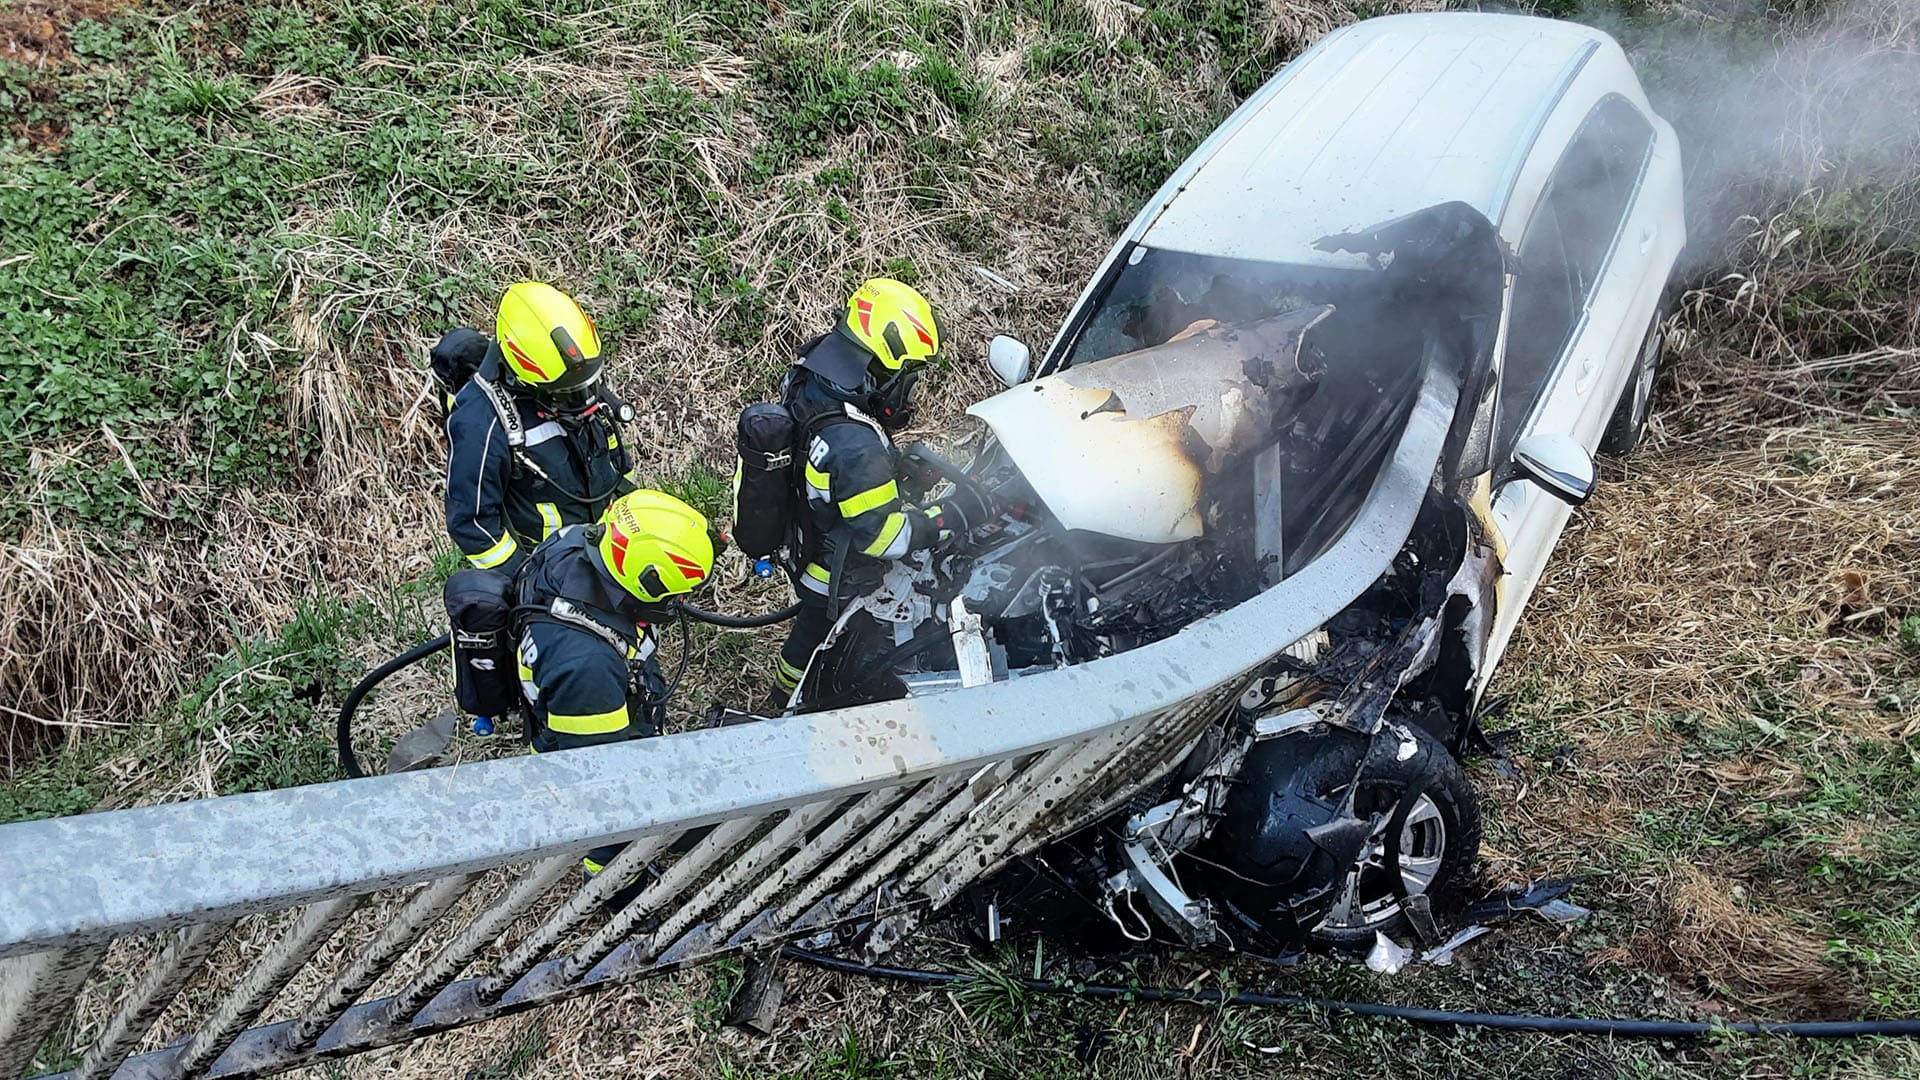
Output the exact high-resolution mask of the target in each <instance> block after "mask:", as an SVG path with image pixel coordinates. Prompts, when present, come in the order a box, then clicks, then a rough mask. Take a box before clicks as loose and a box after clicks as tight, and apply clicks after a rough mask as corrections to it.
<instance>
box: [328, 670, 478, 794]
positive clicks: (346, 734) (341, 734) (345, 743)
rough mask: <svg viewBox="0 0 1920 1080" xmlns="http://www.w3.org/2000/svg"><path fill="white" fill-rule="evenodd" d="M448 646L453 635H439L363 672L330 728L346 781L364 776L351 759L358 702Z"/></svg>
mask: <svg viewBox="0 0 1920 1080" xmlns="http://www.w3.org/2000/svg"><path fill="white" fill-rule="evenodd" d="M451 644H453V635H452V634H441V635H440V636H439V637H437V638H434V639H433V640H432V641H423V642H421V643H420V644H418V645H415V646H414V647H413V648H411V649H408V650H407V651H406V652H403V653H401V654H400V655H399V656H396V657H394V658H393V659H391V660H389V661H387V662H386V663H384V664H381V665H380V666H379V667H377V668H374V669H373V670H372V671H369V672H367V677H366V678H364V679H361V680H360V682H359V685H357V686H355V687H354V688H353V690H352V691H351V692H350V693H348V694H347V700H345V701H343V702H341V703H340V721H339V723H338V724H337V725H336V726H335V728H334V733H333V740H334V743H335V744H336V745H337V746H339V748H340V768H341V770H342V771H344V772H345V773H346V774H347V778H348V779H350V780H358V779H360V778H361V777H363V776H365V775H367V774H366V773H365V772H362V771H361V769H360V759H359V758H357V757H355V756H354V755H353V714H354V713H356V712H358V711H359V709H360V699H361V698H363V697H366V696H367V695H368V694H369V693H371V692H372V691H373V688H374V687H376V686H379V685H380V684H381V683H382V682H385V681H386V678H387V676H389V675H391V674H393V673H394V672H396V671H399V670H400V669H401V668H403V667H408V666H410V665H412V664H417V663H419V662H420V661H422V660H425V659H426V658H427V657H429V656H432V655H433V654H434V653H437V652H439V651H440V650H441V649H444V648H446V647H447V646H448V645H451Z"/></svg>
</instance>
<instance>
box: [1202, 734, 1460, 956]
mask: <svg viewBox="0 0 1920 1080" xmlns="http://www.w3.org/2000/svg"><path fill="white" fill-rule="evenodd" d="M1238 779H1239V784H1238V786H1237V787H1236V788H1235V790H1234V792H1233V793H1232V794H1231V795H1229V796H1228V800H1227V805H1226V807H1225V816H1224V818H1223V820H1222V821H1221V823H1220V826H1219V828H1218V829H1217V830H1216V831H1215V833H1214V835H1213V837H1212V839H1211V841H1210V850H1209V852H1208V856H1209V862H1210V863H1211V865H1214V866H1218V867H1220V868H1222V869H1223V870H1225V871H1226V874H1225V875H1224V876H1223V877H1221V879H1220V881H1219V886H1220V888H1221V890H1222V893H1223V895H1224V896H1225V897H1226V898H1227V899H1228V901H1229V902H1230V903H1231V904H1232V906H1233V908H1234V910H1236V911H1238V912H1240V913H1242V914H1243V915H1244V916H1245V917H1247V918H1249V919H1250V920H1252V921H1253V922H1254V923H1255V924H1256V925H1257V926H1258V927H1259V928H1260V929H1261V930H1262V932H1264V933H1266V934H1268V935H1270V936H1272V937H1274V938H1276V939H1280V940H1287V939H1289V938H1292V937H1293V935H1294V934H1296V933H1299V932H1304V933H1305V934H1306V936H1308V937H1310V938H1311V939H1312V940H1314V941H1316V942H1318V943H1320V944H1322V945H1330V946H1334V947H1339V948H1364V947H1365V946H1367V945H1370V944H1372V943H1373V937H1374V934H1375V932H1376V931H1381V932H1385V933H1389V934H1395V933H1400V932H1402V931H1403V930H1405V928H1406V926H1407V916H1406V910H1405V904H1406V901H1408V900H1409V899H1411V898H1412V897H1415V896H1425V897H1426V898H1427V901H1428V903H1429V904H1430V905H1431V910H1432V912H1433V914H1434V916H1435V917H1436V918H1437V919H1439V920H1441V921H1442V922H1444V921H1446V920H1448V919H1449V918H1451V917H1453V916H1455V915H1457V914H1458V913H1459V912H1460V910H1462V909H1463V908H1464V907H1465V905H1466V901H1467V899H1468V897H1469V892H1470V890H1471V887H1472V884H1473V873H1474V865H1475V863H1476V862H1477V861H1478V859H1479V854H1480V804H1479V800H1478V799H1477V798H1476V797H1475V795H1474V791H1473V785H1472V784H1471V783H1470V782H1469V781H1468V780H1467V775H1466V771H1465V770H1464V769H1462V768H1461V767H1460V763H1459V762H1458V761H1457V760H1455V759H1454V757H1453V755H1452V754H1450V753H1448V752H1447V748H1446V746H1444V745H1443V744H1442V743H1441V742H1440V741H1439V740H1438V739H1435V738H1434V737H1433V736H1431V735H1429V734H1427V733H1426V732H1425V731H1422V730H1420V729H1419V728H1416V727H1413V726H1411V725H1400V724H1392V725H1389V726H1388V727H1387V728H1386V729H1385V730H1383V731H1381V732H1380V733H1379V734H1378V735H1376V736H1373V737H1371V738H1368V737H1364V736H1358V735H1355V734H1354V733H1352V732H1347V731H1340V730H1330V729H1329V730H1320V731H1308V732H1302V733H1299V734H1295V735H1288V736H1282V737H1281V738H1278V739H1274V740H1272V741H1269V742H1265V743H1261V744H1259V745H1258V746H1256V747H1255V748H1254V751H1253V753H1251V754H1250V755H1248V758H1247V761H1246V764H1245V765H1244V766H1243V767H1242V769H1241V772H1240V776H1239V778H1238ZM1347 811H1350V816H1349V815H1348V813H1346V812H1347ZM1342 820H1345V821H1347V822H1349V823H1350V824H1349V825H1347V826H1344V827H1343V826H1341V825H1340V824H1339V823H1340V821H1342ZM1351 830H1364V832H1365V835H1364V836H1362V835H1359V834H1357V833H1356V832H1354V831H1351ZM1336 832H1337V833H1338V834H1339V835H1340V836H1344V837H1346V839H1345V840H1338V839H1335V833H1336ZM1336 851H1340V852H1344V853H1350V854H1351V856H1352V857H1351V859H1350V860H1349V858H1348V855H1347V854H1341V855H1339V856H1338V857H1336V855H1335V852H1336Z"/></svg>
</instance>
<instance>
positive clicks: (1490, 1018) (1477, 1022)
mask: <svg viewBox="0 0 1920 1080" xmlns="http://www.w3.org/2000/svg"><path fill="white" fill-rule="evenodd" d="M781 952H782V954H783V955H786V956H788V957H791V958H793V959H795V960H798V961H800V962H802V963H806V964H812V965H814V966H815V967H822V968H826V969H828V970H829V971H840V972H845V973H847V974H849V975H867V976H872V977H876V978H882V979H893V980H896V981H898V982H906V983H915V984H918V985H921V986H951V985H953V984H955V983H967V982H972V981H973V980H974V978H975V977H974V976H972V975H958V974H954V973H952V972H946V971H921V970H919V969H917V968H901V967H887V966H884V965H881V964H862V963H857V962H855V961H852V960H845V959H842V958H840V957H838V956H829V955H827V954H825V953H818V952H814V951H813V950H811V949H803V948H800V947H799V946H797V945H789V946H787V947H786V948H785V949H782V950H781ZM1018 982H1019V983H1020V984H1021V985H1022V986H1025V987H1026V988H1027V989H1028V990H1032V991H1034V992H1035V993H1040V994H1064V995H1070V996H1075V997H1087V998H1097V999H1103V1000H1116V999H1117V1000H1124V1001H1165V1002H1178V1003H1184V1004H1192V1005H1247V1006H1253V1007H1257V1008H1290V1009H1297V1008H1312V1009H1325V1010H1327V1011H1328V1012H1342V1013H1353V1014H1355V1015H1359V1016H1385V1017H1389V1018H1392V1019H1395V1020H1406V1021H1408V1022H1410V1023H1415V1024H1432V1025H1437V1026H1445V1027H1478V1028H1494V1029H1497V1030H1501V1031H1537V1032H1543V1033H1546V1034H1553V1035H1605V1036H1610V1037H1613V1038H1627V1039H1675V1038H1683V1039H1685V1038H1699V1037H1701V1036H1705V1035H1712V1034H1715V1033H1718V1032H1738V1033H1740V1034H1744V1035H1785V1036H1791V1037H1793V1038H1799V1039H1855V1038H1861V1037H1864V1036H1895V1037H1901V1038H1915V1037H1920V1020H1836V1021H1825V1020H1822V1021H1811V1022H1805V1023H1765V1022H1762V1023H1731V1022H1728V1023H1713V1024H1709V1023H1701V1022H1698V1021H1690V1020H1604V1019H1587V1018H1585V1017H1578V1016H1522V1015H1516V1014H1513V1013H1480V1012H1454V1011H1452V1010H1449V1009H1421V1008H1415V1007H1413V1006H1410V1005H1381V1004H1377V1003H1375V1002H1368V1001H1336V1000H1333V999H1331V998H1317V997H1304V996H1301V995H1299V994H1223V993H1221V992H1220V991H1218V990H1178V989H1170V988H1168V987H1161V986H1101V985H1086V986H1078V985H1076V986H1065V985H1061V984H1059V983H1052V982H1047V981H1046V980H1044V979H1020V980H1018Z"/></svg>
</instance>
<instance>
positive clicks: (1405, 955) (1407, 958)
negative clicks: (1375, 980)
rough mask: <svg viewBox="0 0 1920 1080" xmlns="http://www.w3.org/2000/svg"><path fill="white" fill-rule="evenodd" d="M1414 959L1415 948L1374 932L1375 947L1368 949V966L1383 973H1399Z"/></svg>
mask: <svg viewBox="0 0 1920 1080" xmlns="http://www.w3.org/2000/svg"><path fill="white" fill-rule="evenodd" d="M1412 961H1413V950H1412V949H1409V948H1407V947H1406V946H1405V945H1402V944H1400V943H1399V942H1397V941H1395V940H1393V939H1392V938H1390V937H1388V936H1387V935H1385V934H1383V933H1381V932H1379V931H1378V930H1376V931H1374V932H1373V948H1372V949H1369V950H1368V951H1367V966H1368V967H1369V968H1372V969H1373V970H1375V971H1377V972H1379V973H1380V974H1382V975H1398V974H1399V973H1400V969H1401V968H1404V967H1406V966H1407V965H1408V964H1409V963H1412Z"/></svg>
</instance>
